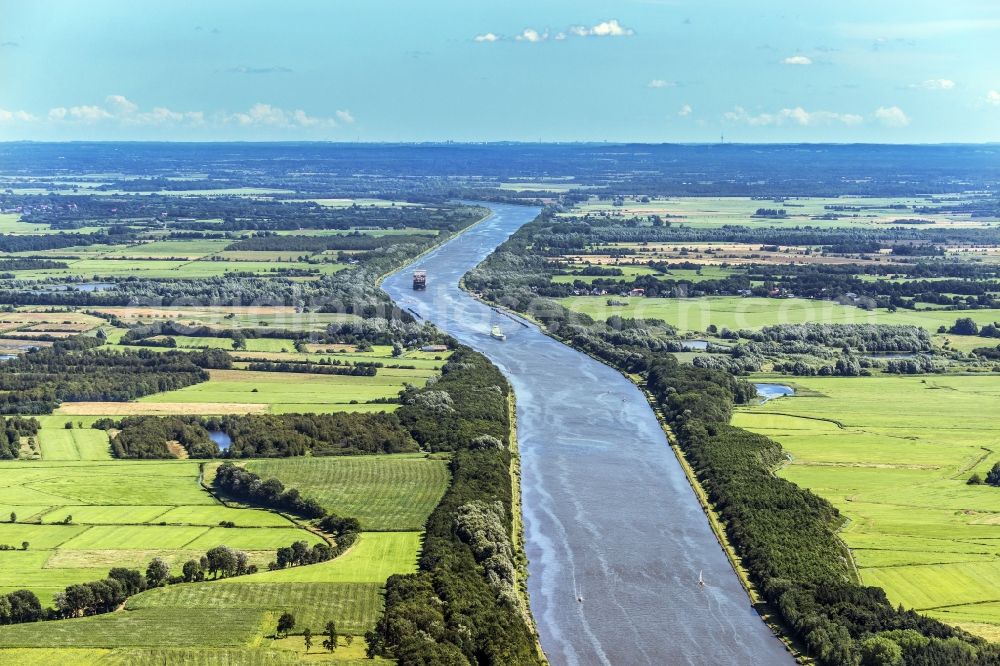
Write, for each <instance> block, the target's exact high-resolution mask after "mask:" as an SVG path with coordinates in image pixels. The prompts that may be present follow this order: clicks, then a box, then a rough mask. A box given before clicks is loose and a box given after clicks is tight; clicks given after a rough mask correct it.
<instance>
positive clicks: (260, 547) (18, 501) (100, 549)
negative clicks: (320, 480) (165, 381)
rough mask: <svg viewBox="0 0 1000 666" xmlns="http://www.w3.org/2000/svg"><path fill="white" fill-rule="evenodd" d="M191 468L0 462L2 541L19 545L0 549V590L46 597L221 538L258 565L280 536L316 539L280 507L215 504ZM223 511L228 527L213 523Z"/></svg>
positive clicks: (181, 556) (175, 557)
mask: <svg viewBox="0 0 1000 666" xmlns="http://www.w3.org/2000/svg"><path fill="white" fill-rule="evenodd" d="M43 432H44V429H43ZM65 432H77V431H65ZM79 432H86V431H79ZM94 432H97V431H94ZM43 441H44V439H43ZM44 451H45V449H44V447H43V452H44ZM198 476H199V464H198V463H196V462H193V461H165V462H161V461H157V462H146V461H125V460H116V461H106V462H100V461H87V460H80V461H75V462H74V461H52V462H49V461H47V460H46V459H45V457H44V454H43V459H42V461H32V462H28V461H14V462H6V463H2V464H0V517H2V521H3V522H0V543H2V544H7V545H10V546H13V547H15V548H17V549H18V550H9V551H0V592H2V593H7V592H11V591H13V590H16V589H21V588H28V589H31V590H32V591H34V592H35V593H36V594H37V595H38V597H39V599H41V600H42V602H43V603H45V604H48V603H51V600H52V595H53V594H54V593H55V592H58V591H60V590H61V589H62V588H64V587H65V586H66V585H69V584H71V583H80V582H86V581H89V580H95V579H98V578H102V577H104V576H105V575H106V574H107V570H108V569H109V568H110V567H113V566H134V567H143V568H144V567H145V565H146V564H147V563H148V562H149V560H150V559H152V558H153V557H163V558H164V559H166V560H167V561H168V562H170V564H171V565H172V566H174V568H175V570H179V568H180V566H181V565H182V564H183V563H184V562H185V561H186V560H188V559H190V558H191V557H198V556H200V555H201V554H203V553H204V552H205V551H206V550H208V549H210V548H213V547H215V546H218V545H220V544H226V545H229V546H232V547H234V548H239V549H241V550H246V551H247V552H248V554H250V556H251V560H252V561H254V562H255V563H257V564H258V565H266V563H267V562H269V561H271V560H272V559H273V557H274V550H275V549H276V548H278V547H280V546H286V545H288V544H289V543H291V542H293V541H296V540H306V541H309V542H311V543H314V542H316V541H317V540H318V537H316V536H315V535H313V534H312V533H311V532H307V531H305V530H302V529H301V528H299V527H297V526H296V525H295V524H294V523H292V522H291V521H289V520H288V519H286V518H284V517H282V516H280V515H278V514H275V513H272V512H269V511H261V510H257V509H235V508H229V507H226V506H223V505H221V504H219V503H218V502H217V501H216V500H215V498H213V497H212V496H211V495H210V494H209V493H208V492H207V491H205V490H204V489H203V488H202V487H201V486H200V485H199V484H198ZM11 513H15V514H16V519H17V521H16V522H14V523H11V522H9V516H10V514H11ZM67 518H69V523H68V524H67V522H66V521H67ZM224 520H227V521H232V522H233V523H235V524H236V527H235V528H222V527H219V523H220V522H221V521H224ZM23 542H28V544H29V546H28V548H27V549H26V550H21V545H22V543H23Z"/></svg>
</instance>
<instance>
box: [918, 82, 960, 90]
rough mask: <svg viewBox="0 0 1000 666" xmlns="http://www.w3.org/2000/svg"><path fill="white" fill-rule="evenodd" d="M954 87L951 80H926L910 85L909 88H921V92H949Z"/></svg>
mask: <svg viewBox="0 0 1000 666" xmlns="http://www.w3.org/2000/svg"><path fill="white" fill-rule="evenodd" d="M954 87H955V82H954V81H952V80H951V79H927V80H926V81H921V82H920V83H911V84H910V88H921V89H923V90H951V89H952V88H954Z"/></svg>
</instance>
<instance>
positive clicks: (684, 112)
mask: <svg viewBox="0 0 1000 666" xmlns="http://www.w3.org/2000/svg"><path fill="white" fill-rule="evenodd" d="M691 111H693V109H692V108H691V105H690V104H685V105H684V106H682V107H681V108H680V110H679V111H678V112H677V115H678V116H680V117H681V118H685V117H687V116H690V115H691Z"/></svg>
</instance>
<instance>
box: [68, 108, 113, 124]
mask: <svg viewBox="0 0 1000 666" xmlns="http://www.w3.org/2000/svg"><path fill="white" fill-rule="evenodd" d="M69 117H70V118H71V119H73V120H79V121H80V122H84V123H96V122H98V121H100V120H107V119H109V118H112V117H113V116H112V115H111V113H109V112H108V111H107V110H106V109H104V108H103V107H100V106H92V105H83V106H71V107H69Z"/></svg>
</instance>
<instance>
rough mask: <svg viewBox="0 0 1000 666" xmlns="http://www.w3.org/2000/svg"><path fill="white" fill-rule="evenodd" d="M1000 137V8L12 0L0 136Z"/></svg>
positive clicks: (707, 1)
mask: <svg viewBox="0 0 1000 666" xmlns="http://www.w3.org/2000/svg"><path fill="white" fill-rule="evenodd" d="M722 133H725V135H726V139H727V140H731V141H742V142H754V141H761V142H772V141H778V142H783V141H866V142H894V143H901V142H944V141H962V142H980V141H998V140H1000V2H997V0H950V1H949V2H941V1H940V0H935V1H933V2H930V1H926V0H906V1H898V0H864V1H856V0H838V1H837V2H802V1H801V0H799V1H796V2H785V1H768V0H765V1H763V2H747V1H745V0H744V1H741V2H734V1H714V0H697V1H695V0H692V1H682V0H631V1H630V0H618V1H616V2H592V1H589V0H572V1H556V0H534V1H531V2H522V1H520V0H504V1H503V2H490V3H486V2H482V1H480V0H419V1H414V0H399V1H394V2H393V1H388V0H326V1H323V2H319V1H316V2H301V1H300V2H296V1H295V0H285V1H283V2H255V1H252V0H239V1H238V2H237V1H233V0H211V1H207V0H198V1H188V0H170V1H163V0H142V1H141V2H140V1H124V0H119V1H108V0H88V1H87V2H67V1H53V0H0V140H19V139H45V140H55V139H122V140H138V139H156V140H230V139H236V140H294V139H302V140H313V139H316V140H334V141H353V140H362V141H433V140H459V141H483V140H526V141H537V140H539V139H542V140H552V141H572V140H590V141H603V140H608V141H648V142H663V141H669V142H705V141H717V140H718V138H719V135H720V134H722Z"/></svg>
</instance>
